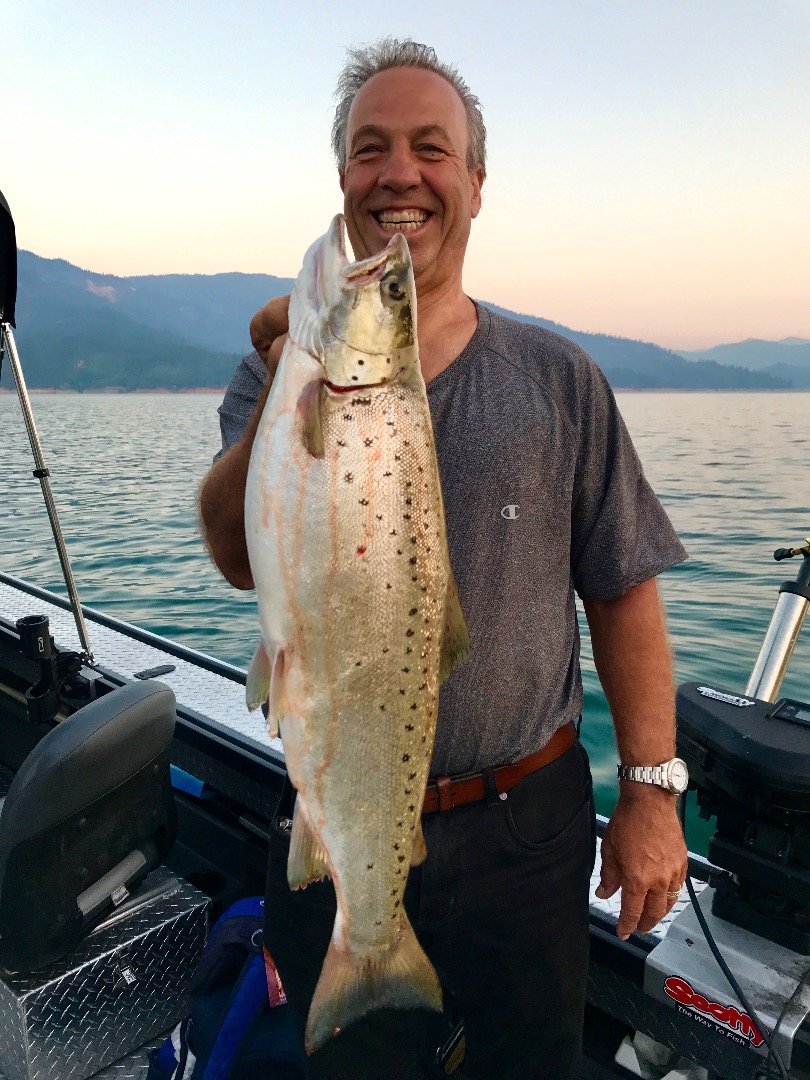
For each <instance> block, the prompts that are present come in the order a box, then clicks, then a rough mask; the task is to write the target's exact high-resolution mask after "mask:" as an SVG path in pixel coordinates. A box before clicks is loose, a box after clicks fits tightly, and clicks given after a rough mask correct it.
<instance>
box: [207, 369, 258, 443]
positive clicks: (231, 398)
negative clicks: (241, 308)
mask: <svg viewBox="0 0 810 1080" xmlns="http://www.w3.org/2000/svg"><path fill="white" fill-rule="evenodd" d="M266 378H267V369H266V368H265V366H264V364H263V363H262V360H261V357H260V356H259V354H258V353H257V352H255V351H254V352H252V353H248V355H247V356H243V357H242V361H241V363H240V364H239V367H237V369H236V371H234V373H233V377H232V378H231V381H230V382H229V383H228V388H227V390H226V391H225V397H224V398H223V399H222V404H221V405H220V407H219V409H218V410H217V412H218V413H219V430H220V434H221V435H222V449H221V450H220V451H219V453H218V454H216V455H215V456H214V461H217V460H218V459H219V458H221V457H222V455H223V454H224V453H225V452H226V451H227V450H230V448H231V447H232V446H233V445H234V443H237V442H239V440H240V439H241V438H242V436H243V435H244V433H245V428H246V427H247V425H248V421H249V420H250V418H251V416H252V415H253V410H254V409H255V408H256V402H257V401H258V400H259V395H260V394H261V392H262V387H263V386H264V383H265V379H266Z"/></svg>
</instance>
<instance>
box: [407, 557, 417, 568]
mask: <svg viewBox="0 0 810 1080" xmlns="http://www.w3.org/2000/svg"><path fill="white" fill-rule="evenodd" d="M408 562H409V563H410V564H411V566H416V556H415V555H413V556H412V557H411V558H410V559H408Z"/></svg>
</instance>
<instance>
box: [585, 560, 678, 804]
mask: <svg viewBox="0 0 810 1080" xmlns="http://www.w3.org/2000/svg"><path fill="white" fill-rule="evenodd" d="M585 614H586V616H587V619H588V625H589V626H590V630H591V641H592V645H593V658H594V663H595V664H596V670H597V672H598V674H599V679H600V681H601V683H602V688H603V689H604V691H605V696H606V697H607V699H608V704H609V705H610V710H611V713H612V715H613V723H614V725H615V728H616V741H617V743H618V747H619V757H620V759H621V761H622V762H623V763H624V764H625V765H657V764H658V763H659V762H662V761H666V760H668V759H669V758H671V757H672V756H673V754H674V753H675V703H674V688H673V675H672V654H671V652H670V647H669V642H668V640H667V633H666V624H665V620H664V612H663V607H662V605H661V601H660V599H659V596H658V586H657V582H656V580H655V579H654V578H653V579H651V580H650V581H645V582H643V583H642V584H641V585H637V586H635V588H633V589H630V590H629V591H628V592H627V593H625V594H624V596H620V597H617V598H616V599H613V600H598V601H588V602H587V603H586V604H585ZM635 787H638V785H635Z"/></svg>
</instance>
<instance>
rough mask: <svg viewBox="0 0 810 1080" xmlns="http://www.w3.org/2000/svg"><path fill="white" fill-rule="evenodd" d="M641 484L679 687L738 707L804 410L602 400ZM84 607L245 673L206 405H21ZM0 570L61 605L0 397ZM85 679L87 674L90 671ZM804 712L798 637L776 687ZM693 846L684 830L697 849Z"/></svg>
mask: <svg viewBox="0 0 810 1080" xmlns="http://www.w3.org/2000/svg"><path fill="white" fill-rule="evenodd" d="M617 397H618V400H619V405H620V408H621V411H622V413H623V415H624V418H625V420H626V422H627V425H628V427H629V429H630V431H631V433H632V435H633V438H634V440H635V444H636V447H637V449H638V452H639V454H640V456H641V460H642V462H643V463H644V468H645V471H646V473H647V476H648V478H649V480H650V482H651V483H652V486H653V487H654V489H655V490H656V492H657V493H658V495H659V497H660V498H661V501H662V503H663V504H664V506H665V507H666V509H667V511H668V513H669V515H670V517H671V519H672V521H673V523H674V525H675V527H676V529H677V530H678V532H679V534H680V536H681V538H682V540H683V542H684V544H685V546H686V548H687V550H688V552H689V554H690V559H689V561H688V562H687V563H685V564H684V565H683V566H679V567H676V568H675V569H674V570H672V571H670V572H669V573H668V574H666V575H664V577H663V578H662V588H663V594H664V597H665V600H666V605H667V610H668V613H669V626H670V631H671V636H672V642H673V647H674V650H675V657H676V664H677V676H678V680H679V681H681V682H684V681H688V680H694V679H700V680H706V681H709V682H712V683H714V684H716V685H718V686H722V687H726V688H729V689H732V690H739V691H741V690H743V689H744V687H745V684H746V682H747V680H748V676H749V674H750V672H751V668H752V666H753V664H754V661H755V659H756V656H757V654H758V652H759V648H760V645H761V643H762V638H763V635H764V633H765V629H766V627H767V624H768V620H769V618H770V615H771V612H772V610H773V606H774V604H775V602H776V598H777V590H778V587H779V584H780V582H782V581H783V580H785V579H787V578H791V577H794V576H795V574H796V571H797V569H798V567H797V564H796V561H795V560H793V561H792V562H787V563H782V564H776V563H775V562H774V561H773V558H772V552H773V550H774V548H776V547H782V546H785V545H790V546H795V545H797V544H798V543H799V542H801V541H802V540H803V538H804V537H806V536H808V535H810V506H809V505H808V504H809V503H810V499H809V498H808V495H807V491H808V482H807V476H806V475H805V472H804V470H805V469H806V468H807V467H808V462H810V430H809V428H810V425H808V418H809V417H810V394H802V393H786V394H745V393H728V394H725V393H631V392H626V393H619V394H618V395H617ZM32 402H33V408H34V413H35V417H36V421H37V427H38V429H39V432H40V437H41V439H42V443H43V449H44V453H45V460H46V464H47V465H48V466H49V468H50V469H51V473H52V477H51V483H52V488H53V492H54V497H55V499H56V502H57V507H58V509H59V512H60V520H61V523H62V529H63V532H64V534H65V538H66V541H67V544H68V550H69V554H70V557H71V561H72V564H73V569H74V575H75V577H76V581H77V585H78V589H79V595H80V597H81V600H82V602H83V603H84V604H86V605H89V606H90V607H96V608H101V609H103V610H105V611H107V612H109V613H110V614H111V615H114V616H117V617H118V618H120V619H124V620H126V621H128V622H133V623H137V624H139V625H141V626H144V627H146V628H148V629H149V630H152V631H154V632H155V633H158V634H164V635H166V636H168V637H171V638H174V639H175V640H176V641H180V642H182V643H184V644H185V645H188V646H191V647H193V648H198V649H201V650H202V651H204V652H207V653H209V654H212V655H214V656H218V657H220V658H222V659H224V660H228V661H230V662H232V663H235V664H238V665H240V666H246V665H247V663H248V662H249V660H250V657H251V655H252V653H253V649H254V646H255V644H256V641H257V637H258V622H257V616H256V611H255V602H254V599H253V594H252V593H251V594H244V593H239V592H236V591H235V590H234V589H232V588H231V587H230V586H229V585H227V584H226V583H225V582H224V581H223V580H222V579H221V578H220V576H219V575H218V573H217V572H216V570H215V569H214V568H213V566H212V565H211V563H210V562H209V560H208V558H207V556H206V554H205V552H204V550H203V546H202V543H201V541H200V538H199V534H198V531H197V526H196V512H195V492H196V489H197V487H198V485H199V483H200V480H201V479H202V477H203V475H204V474H205V471H206V469H207V468H208V466H209V464H210V461H211V457H212V456H213V454H214V453H215V452H216V450H217V449H218V448H219V430H218V422H217V414H216V408H217V405H218V404H219V398H218V396H216V395H210V394H205V395H202V394H200V395H165V396H161V395H146V394H143V395H125V396H108V395H81V396H73V395H64V396H63V395H53V396H52V395H44V394H35V395H32ZM0 462H2V466H1V467H2V474H1V475H2V479H1V480H0V538H1V542H0V570H3V571H5V572H6V573H10V574H15V575H17V576H19V577H22V578H26V579H29V580H31V581H33V582H35V583H37V584H38V585H40V586H43V587H45V588H48V589H53V590H54V591H56V592H61V593H63V594H64V593H65V589H64V584H63V582H62V579H61V574H60V569H59V562H58V559H57V557H56V553H55V549H54V545H53V540H52V538H51V534H50V527H49V524H48V519H47V515H46V513H45V508H44V504H43V501H42V496H41V491H40V485H39V482H38V481H36V480H35V479H33V477H32V475H31V469H32V458H31V452H30V448H29V446H28V442H27V437H26V434H25V428H24V425H23V420H22V414H21V411H20V407H19V403H18V401H17V398H16V396H14V395H0ZM581 621H582V629H583V678H584V683H585V723H584V725H583V739H584V741H585V744H586V746H587V747H588V749H589V751H590V753H591V760H592V765H593V771H594V778H595V781H596V792H597V805H598V808H599V809H600V811H601V812H603V813H607V812H609V810H610V808H611V806H612V804H613V801H614V799H615V794H616V780H615V775H616V773H615V762H616V754H615V747H614V743H613V735H612V728H611V724H610V719H609V714H608V711H607V706H606V703H605V701H604V698H603V696H602V693H601V690H600V688H599V682H598V679H597V678H596V674H595V671H594V668H593V663H592V661H591V657H590V645H589V640H588V635H587V626H586V625H585V624H584V620H581ZM99 659H100V660H102V661H103V657H100V658H99ZM783 692H784V693H785V694H786V695H788V696H793V697H800V698H801V697H803V698H804V699H805V700H808V699H810V626H808V629H807V631H806V633H805V636H804V638H800V640H799V644H798V646H797V649H796V653H795V656H794V660H793V664H792V667H791V670H790V672H789V674H788V678H787V679H786V681H785V684H784V686H783ZM704 839H705V829H701V828H698V831H697V832H695V831H694V827H693V829H692V834H691V835H690V846H692V847H693V848H697V849H700V848H701V847H702V846H703V841H704Z"/></svg>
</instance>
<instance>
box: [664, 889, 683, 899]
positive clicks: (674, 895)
mask: <svg viewBox="0 0 810 1080" xmlns="http://www.w3.org/2000/svg"><path fill="white" fill-rule="evenodd" d="M682 887H683V886H682ZM680 895H681V890H680V889H678V891H677V892H668V893H667V900H677V899H678V897H679V896H680Z"/></svg>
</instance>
